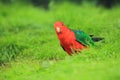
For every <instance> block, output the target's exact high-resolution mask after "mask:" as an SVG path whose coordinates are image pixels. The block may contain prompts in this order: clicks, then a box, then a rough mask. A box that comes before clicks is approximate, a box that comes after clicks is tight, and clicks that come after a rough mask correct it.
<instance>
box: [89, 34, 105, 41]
mask: <svg viewBox="0 0 120 80" xmlns="http://www.w3.org/2000/svg"><path fill="white" fill-rule="evenodd" d="M93 36H94V35H90V37H91V38H92V40H93V41H95V42H98V41H101V40H104V38H101V37H93Z"/></svg>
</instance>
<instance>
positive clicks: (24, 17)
mask: <svg viewBox="0 0 120 80" xmlns="http://www.w3.org/2000/svg"><path fill="white" fill-rule="evenodd" d="M49 6H50V9H49V10H44V9H43V8H37V7H34V6H32V5H29V4H27V5H26V4H20V3H15V4H12V5H3V4H2V3H0V9H1V10H0V80H120V46H119V45H120V6H115V7H113V8H112V9H105V8H103V7H96V6H95V5H93V4H90V3H84V4H82V5H75V4H73V3H68V2H65V3H60V4H54V3H51V4H50V5H49ZM56 21H62V22H64V23H65V24H66V25H67V26H68V27H69V28H71V29H79V30H82V31H84V32H86V33H87V34H94V35H95V36H100V37H104V38H105V39H104V40H103V41H101V42H98V43H96V45H97V46H96V47H90V48H89V49H85V50H83V51H82V52H81V53H79V54H75V55H73V56H69V55H67V54H66V52H64V50H63V49H62V48H61V46H60V45H59V41H58V39H57V36H56V34H55V31H54V28H53V25H54V23H55V22H56Z"/></svg>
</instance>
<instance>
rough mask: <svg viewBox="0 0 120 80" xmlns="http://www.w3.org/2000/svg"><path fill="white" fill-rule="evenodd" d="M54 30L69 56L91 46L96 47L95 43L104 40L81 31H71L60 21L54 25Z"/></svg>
mask: <svg viewBox="0 0 120 80" xmlns="http://www.w3.org/2000/svg"><path fill="white" fill-rule="evenodd" d="M54 28H55V32H56V34H57V37H58V39H59V41H60V45H61V47H62V48H63V49H64V51H66V52H67V53H68V54H69V55H72V54H73V53H78V52H80V51H81V50H83V49H85V48H88V47H89V46H94V45H95V42H97V41H100V40H102V39H103V38H98V37H97V38H95V37H93V35H88V34H86V33H85V32H83V31H80V30H71V29H69V28H68V27H67V26H66V25H65V24H64V23H63V22H60V21H58V22H56V23H55V24H54Z"/></svg>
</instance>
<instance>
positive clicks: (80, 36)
mask: <svg viewBox="0 0 120 80" xmlns="http://www.w3.org/2000/svg"><path fill="white" fill-rule="evenodd" d="M73 32H74V33H75V36H76V40H77V41H78V42H80V43H82V44H83V45H86V46H94V45H95V44H94V41H93V40H92V38H91V37H90V36H89V35H87V34H86V33H84V32H83V31H80V30H73Z"/></svg>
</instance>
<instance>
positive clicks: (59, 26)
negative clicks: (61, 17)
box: [54, 22, 68, 34]
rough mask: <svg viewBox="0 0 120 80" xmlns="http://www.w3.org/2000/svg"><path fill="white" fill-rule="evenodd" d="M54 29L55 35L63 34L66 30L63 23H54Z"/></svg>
mask: <svg viewBox="0 0 120 80" xmlns="http://www.w3.org/2000/svg"><path fill="white" fill-rule="evenodd" d="M54 28H55V31H56V33H57V34H60V33H64V32H65V31H66V30H67V29H68V28H67V27H66V26H65V25H64V23H63V22H56V23H55V24H54Z"/></svg>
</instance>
